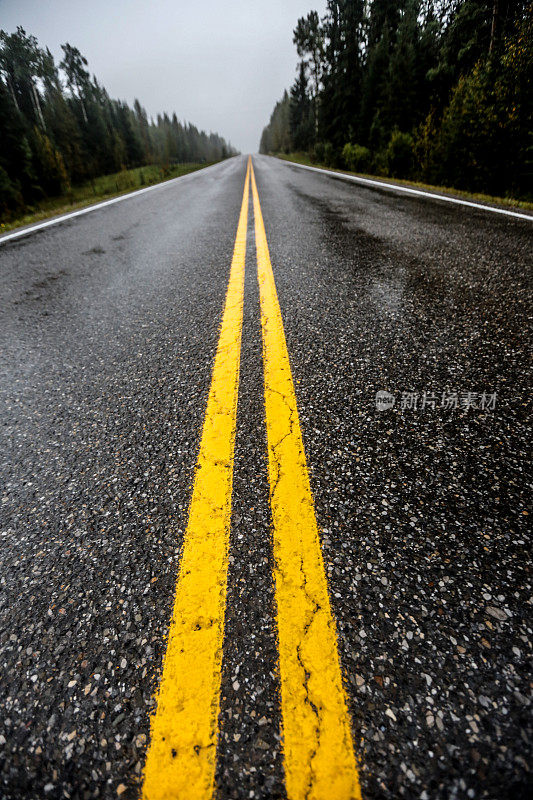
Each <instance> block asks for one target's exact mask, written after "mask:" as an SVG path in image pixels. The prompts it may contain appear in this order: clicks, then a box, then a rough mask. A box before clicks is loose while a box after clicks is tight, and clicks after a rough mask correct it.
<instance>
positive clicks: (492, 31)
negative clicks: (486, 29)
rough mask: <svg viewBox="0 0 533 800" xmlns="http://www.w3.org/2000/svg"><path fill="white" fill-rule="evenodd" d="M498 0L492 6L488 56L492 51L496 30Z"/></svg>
mask: <svg viewBox="0 0 533 800" xmlns="http://www.w3.org/2000/svg"><path fill="white" fill-rule="evenodd" d="M498 5H499V3H498V0H494V4H493V6H492V26H491V29H490V44H489V55H491V54H492V52H493V51H494V42H495V40H496V30H497V28H498V11H499V8H498Z"/></svg>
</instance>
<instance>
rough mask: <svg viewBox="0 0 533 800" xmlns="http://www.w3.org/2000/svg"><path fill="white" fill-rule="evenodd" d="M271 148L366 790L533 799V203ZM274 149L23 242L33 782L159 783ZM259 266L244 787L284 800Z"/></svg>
mask: <svg viewBox="0 0 533 800" xmlns="http://www.w3.org/2000/svg"><path fill="white" fill-rule="evenodd" d="M254 166H255V173H256V178H257V183H258V189H259V194H260V198H261V205H262V209H263V216H264V220H265V226H266V231H267V236H268V241H269V246H270V254H271V259H272V264H273V268H274V274H275V278H276V284H277V290H278V294H279V300H280V305H281V309H282V313H283V319H284V324H285V333H286V338H287V344H288V350H289V354H290V357H291V365H292V370H293V377H294V382H295V388H296V394H297V400H298V405H299V411H300V421H301V425H302V430H303V436H304V441H305V446H306V451H307V457H308V462H309V468H310V473H311V482H312V488H313V492H314V496H315V506H316V514H317V519H318V523H319V527H320V529H321V531H322V549H323V555H324V561H325V566H326V569H327V575H328V583H329V588H330V594H331V601H332V607H333V611H334V614H335V617H336V621H337V626H338V634H339V651H340V657H341V661H342V666H343V671H344V676H345V682H346V690H347V693H348V697H349V704H350V711H351V715H352V720H353V734H354V741H355V744H356V748H357V751H358V754H359V758H360V777H361V783H362V789H363V797H364V798H376V799H377V798H379V799H380V800H381V799H382V798H383V799H385V798H387V799H388V798H390V799H391V800H392V798H398V797H406V798H420V800H433V798H442V799H444V798H446V800H448V799H449V800H452V798H458V800H462V798H486V799H487V800H506V798H509V800H511V799H512V800H514V799H515V798H516V799H517V800H520V799H521V798H527V797H530V796H531V792H532V790H533V784H532V780H531V776H530V769H531V766H530V765H531V761H532V758H531V755H532V754H531V742H532V738H533V724H532V715H531V688H532V684H531V682H530V681H531V655H532V640H533V634H532V614H531V610H532V603H533V598H532V587H531V558H530V539H529V524H528V522H529V516H528V514H527V512H528V511H529V510H530V509H529V508H528V502H529V500H530V480H528V465H529V450H528V446H529V442H530V441H531V405H530V402H531V401H530V386H529V381H528V372H527V353H528V350H529V351H530V339H529V338H528V313H529V312H530V308H531V306H530V300H531V294H530V288H531V246H532V241H533V237H532V233H533V225H532V224H531V223H530V222H528V221H519V220H515V219H511V218H506V217H500V216H498V215H492V214H489V213H487V212H483V211H476V210H474V209H467V208H462V207H456V206H451V205H449V204H445V203H442V202H438V201H433V200H428V199H423V198H412V197H408V196H405V195H400V194H398V193H394V192H391V191H388V190H377V189H368V188H362V187H360V186H355V185H353V184H347V183H346V182H343V181H341V180H339V179H337V178H333V177H327V176H324V175H319V174H314V173H310V172H306V171H303V170H299V169H297V168H295V167H291V166H290V165H288V164H286V163H282V162H279V161H276V160H274V159H267V158H265V157H254ZM245 167H246V161H245V159H244V158H237V159H232V160H230V161H228V162H225V163H223V164H220V165H217V166H215V167H212V168H209V169H207V170H205V171H202V172H199V173H194V174H192V175H190V176H187V177H186V178H183V179H180V180H179V181H177V182H174V183H172V184H169V185H168V186H165V187H162V188H161V189H158V190H156V191H153V192H150V193H148V194H145V195H141V196H138V197H136V198H131V199H128V200H126V201H124V202H121V203H118V204H116V205H114V206H110V207H108V208H104V209H101V210H98V211H95V212H92V213H90V214H87V215H85V216H83V217H79V218H77V219H74V220H71V221H67V222H63V223H61V224H59V225H57V226H54V227H51V228H48V229H46V230H43V231H41V232H38V233H35V234H32V235H29V236H28V237H26V238H22V239H20V240H15V241H13V242H10V243H6V244H3V245H0V270H1V273H2V276H1V284H0V285H1V288H0V352H1V359H0V419H1V427H0V431H1V433H0V438H1V444H0V483H1V492H0V502H1V505H0V515H1V536H2V546H1V549H0V576H1V577H0V604H1V605H0V609H1V614H0V664H1V668H2V671H1V674H0V687H1V707H2V719H1V722H0V787H1V788H0V797H2V798H5V800H19V798H28V799H29V800H33V799H34V798H35V800H41V798H80V799H83V800H85V798H87V799H88V798H116V797H117V796H120V797H122V798H126V799H127V798H130V797H131V798H134V797H138V795H139V791H140V779H141V774H142V767H143V761H144V756H145V751H146V744H147V737H148V734H149V719H148V718H149V714H150V712H151V711H152V710H153V696H154V693H155V691H156V689H157V682H158V674H159V672H160V669H161V664H162V659H163V655H164V648H165V639H166V634H167V632H168V623H169V619H170V613H171V607H172V600H173V591H174V587H175V581H176V574H177V569H178V565H179V557H180V546H181V542H182V538H183V532H184V529H185V526H186V523H187V509H188V503H189V499H190V488H191V483H192V479H193V475H194V467H195V459H196V454H197V448H198V444H199V438H200V433H201V427H202V421H203V415H204V412H205V405H206V399H207V392H208V389H209V383H210V377H211V368H212V363H213V357H214V353H215V348H216V344H217V338H218V328H219V324H220V318H221V311H222V307H223V303H224V297H225V292H226V288H227V280H228V275H229V267H230V263H231V256H232V250H233V243H234V238H235V231H236V226H237V218H238V213H239V208H240V202H241V198H242V187H243V181H244V174H245ZM255 269H256V262H255V247H254V240H253V215H252V214H251V213H250V217H249V235H248V250H247V262H246V282H245V306H244V327H243V344H242V361H241V378H240V390H239V407H238V423H237V440H236V456H235V475H234V502H233V518H232V530H231V548H230V570H229V583H228V602H227V621H226V637H225V644H224V662H223V683H222V696H221V713H220V722H219V730H220V733H219V748H218V767H217V786H218V798H220V800H225V798H239V800H240V798H282V797H284V781H283V762H282V753H281V742H280V732H279V730H280V729H279V725H280V712H279V676H278V668H277V647H276V634H275V609H274V592H273V583H272V566H273V565H272V551H271V540H270V516H269V514H270V512H269V505H268V479H267V463H266V438H265V437H266V434H265V421H264V403H263V395H262V386H263V372H262V370H263V367H262V347H261V329H260V317H259V297H258V288H257V281H256V274H255ZM528 346H529V347H528ZM378 390H388V391H389V392H391V393H392V394H394V396H395V400H396V404H395V406H394V408H392V409H389V410H386V411H380V410H377V409H376V404H375V395H376V392H377V391H378ZM424 392H425V393H426V396H425V398H424V397H423V393H424ZM443 392H445V393H446V394H447V396H448V397H449V396H450V395H452V396H453V394H454V393H457V395H458V401H459V407H458V408H453V407H451V408H446V407H442V395H443ZM404 393H405V394H404ZM468 393H471V394H470V396H468ZM483 393H485V394H486V397H487V398H490V396H491V395H492V396H493V395H494V394H496V397H495V398H494V397H492V404H494V405H495V407H494V408H489V409H486V408H481V407H480V406H481V405H482V394H483ZM415 401H416V406H417V407H416V408H414V407H409V406H413V405H414V403H415ZM487 402H489V404H490V401H489V400H487V399H484V400H483V403H484V404H485V405H486V404H487ZM449 403H450V404H451V405H452V406H453V405H454V402H453V398H452V400H451V401H449ZM472 403H473V404H474V406H475V407H467V406H468V405H472ZM404 406H405V407H404ZM423 406H425V407H423ZM433 406H434V407H433ZM529 478H530V476H529Z"/></svg>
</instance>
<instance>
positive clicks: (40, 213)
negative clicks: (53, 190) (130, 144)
mask: <svg viewBox="0 0 533 800" xmlns="http://www.w3.org/2000/svg"><path fill="white" fill-rule="evenodd" d="M213 163H214V162H213ZM208 166H210V164H175V165H173V166H170V167H161V166H160V165H158V164H149V165H148V166H145V167H136V168H135V169H124V170H121V171H120V172H115V173H113V174H112V175H101V176H100V177H99V178H94V180H92V181H87V182H86V183H83V184H81V185H80V186H74V187H72V190H71V191H70V192H69V193H68V194H64V195H61V196H59V197H48V198H45V199H43V200H41V201H40V202H39V203H38V204H35V205H34V206H31V207H28V208H27V209H26V211H25V212H24V213H23V214H21V215H19V216H17V217H13V218H11V219H9V220H4V221H3V222H0V235H1V234H2V233H7V231H10V230H12V229H13V228H19V227H21V226H23V225H31V224H32V223H34V222H40V221H41V220H44V219H48V218H50V217H55V216H58V215H60V214H66V213H68V212H69V211H76V210H77V209H79V208H84V207H86V206H90V205H92V204H93V203H97V202H98V201H99V200H104V199H110V198H112V197H118V196H119V195H122V194H128V192H133V191H135V190H136V189H143V188H144V187H146V186H153V185H154V184H156V183H163V182H164V181H167V180H171V179H172V178H179V177H180V176H181V175H187V174H188V173H189V172H195V171H196V170H198V169H203V168H204V167H208Z"/></svg>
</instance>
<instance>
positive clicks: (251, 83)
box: [0, 0, 326, 153]
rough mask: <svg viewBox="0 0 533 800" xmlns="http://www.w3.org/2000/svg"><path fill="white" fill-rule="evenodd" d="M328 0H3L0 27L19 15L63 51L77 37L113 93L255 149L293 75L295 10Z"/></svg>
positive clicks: (17, 21) (18, 20) (319, 6)
mask: <svg viewBox="0 0 533 800" xmlns="http://www.w3.org/2000/svg"><path fill="white" fill-rule="evenodd" d="M325 5H326V3H325V0H323V1H321V2H318V3H317V2H313V0H203V2H201V1H199V0H197V2H194V0H0V27H1V28H3V29H4V30H7V31H9V32H12V31H14V30H15V28H16V26H17V25H22V26H23V27H24V28H25V29H26V31H27V32H28V33H33V34H34V35H35V36H36V37H37V39H38V40H39V43H40V44H41V46H45V45H47V46H48V47H49V48H50V50H51V51H52V52H53V54H54V56H56V58H58V57H59V56H61V49H60V45H61V44H64V43H65V42H67V41H68V42H70V44H72V45H74V46H76V47H78V48H79V49H80V50H81V52H82V53H83V55H84V56H85V57H86V58H87V59H88V61H89V68H90V70H91V73H94V74H95V75H96V77H97V78H98V80H99V81H100V82H101V83H102V84H103V85H104V86H105V87H106V89H107V90H108V92H109V93H110V95H111V97H116V98H119V99H122V100H127V101H128V102H129V103H131V102H133V99H134V98H135V97H138V98H139V100H140V101H141V103H142V105H143V106H145V108H146V110H147V111H148V113H149V114H153V115H155V114H157V113H158V112H160V111H168V112H169V113H171V112H173V111H175V112H176V114H177V115H178V117H179V119H185V120H187V121H189V122H193V123H194V124H195V125H197V126H198V127H200V128H202V129H204V130H207V131H217V132H218V133H220V134H221V135H222V136H224V137H226V139H230V140H231V142H232V143H233V144H234V145H235V147H237V148H238V149H239V150H241V151H242V152H244V153H248V152H256V151H257V148H258V146H259V137H260V135H261V131H262V129H263V127H264V126H265V125H266V123H267V122H268V119H269V117H270V114H271V112H272V108H273V106H274V103H275V102H276V100H278V99H279V98H280V97H281V94H282V92H283V90H284V89H285V88H286V87H287V88H288V87H289V86H290V84H291V83H292V81H293V79H294V76H295V70H296V60H297V55H296V50H295V48H294V45H293V44H292V30H293V28H294V26H295V24H296V21H297V19H298V17H301V16H303V15H304V14H307V12H308V11H311V10H312V9H316V10H317V11H318V12H319V13H320V14H321V15H322V14H323V13H324V10H325Z"/></svg>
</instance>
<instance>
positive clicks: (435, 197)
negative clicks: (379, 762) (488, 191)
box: [278, 158, 533, 222]
mask: <svg viewBox="0 0 533 800" xmlns="http://www.w3.org/2000/svg"><path fill="white" fill-rule="evenodd" d="M278 161H281V162H282V163H284V164H289V165H290V166H291V167H299V168H300V169H309V170H311V171H312V172H321V173H323V174H324V175H330V176H333V177H334V178H340V179H341V180H345V181H353V182H354V183H362V184H366V185H369V186H378V187H380V188H381V189H394V191H396V192H406V193H407V194H416V195H418V196H419V197H430V198H432V199H433V200H444V202H445V203H455V204H456V205H460V206H469V207H470V208H480V209H482V210H483V211H492V212H493V213H494V214H505V215H506V216H507V217H516V218H517V219H528V220H529V221H530V222H533V214H520V213H519V212H518V211H508V210H507V209H506V208H496V207H495V206H486V205H483V204H482V203H473V202H471V201H470V200H459V199H458V198H457V197H448V196H447V195H443V194H436V193H435V192H425V191H422V190H421V189H411V188H410V187H409V186H401V185H400V184H397V183H385V182H384V181H373V180H372V179H371V178H360V177H358V176H357V175H347V174H346V173H345V172H334V171H333V170H330V169H320V167H309V166H307V165H306V164H297V163H296V161H288V160H287V159H285V158H279V159H278Z"/></svg>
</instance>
